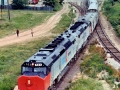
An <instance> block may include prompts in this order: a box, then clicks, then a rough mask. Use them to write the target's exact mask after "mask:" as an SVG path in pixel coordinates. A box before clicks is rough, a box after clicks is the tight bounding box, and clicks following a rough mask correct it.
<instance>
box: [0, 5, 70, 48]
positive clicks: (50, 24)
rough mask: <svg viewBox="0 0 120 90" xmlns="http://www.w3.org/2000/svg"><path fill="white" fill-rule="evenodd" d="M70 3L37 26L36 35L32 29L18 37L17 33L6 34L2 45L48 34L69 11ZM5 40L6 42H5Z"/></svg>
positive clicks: (0, 40)
mask: <svg viewBox="0 0 120 90" xmlns="http://www.w3.org/2000/svg"><path fill="white" fill-rule="evenodd" d="M69 10H70V9H69V8H68V4H67V5H64V6H63V8H62V10H60V11H59V12H56V13H55V14H54V15H53V16H52V17H51V18H50V19H48V20H47V21H46V22H45V23H43V24H42V25H40V26H36V27H35V28H34V29H32V30H33V32H34V36H33V37H32V35H31V30H27V31H25V32H22V33H20V34H19V37H17V35H16V34H14V35H12V36H6V37H5V38H1V39H0V47H1V46H5V45H11V44H15V43H20V42H25V41H30V40H34V39H35V38H38V37H42V36H45V35H46V36H47V35H49V34H50V32H49V31H50V30H51V29H52V28H54V27H55V25H56V24H57V23H58V22H59V21H60V19H61V18H62V14H64V13H68V12H69ZM3 42H4V43H3Z"/></svg>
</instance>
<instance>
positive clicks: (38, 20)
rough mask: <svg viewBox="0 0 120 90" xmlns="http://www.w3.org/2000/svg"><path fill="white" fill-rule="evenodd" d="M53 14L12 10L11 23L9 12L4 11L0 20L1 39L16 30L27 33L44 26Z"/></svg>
mask: <svg viewBox="0 0 120 90" xmlns="http://www.w3.org/2000/svg"><path fill="white" fill-rule="evenodd" d="M53 14H54V13H53V12H45V11H44V12H40V11H26V10H11V11H10V21H9V20H8V18H7V17H8V14H7V10H3V13H2V19H0V23H1V24H0V38H1V37H4V36H6V35H11V34H13V33H15V30H16V29H19V30H20V31H25V30H27V29H30V28H33V27H35V26H37V25H40V24H42V23H43V22H45V21H46V20H48V18H50V16H52V15H53Z"/></svg>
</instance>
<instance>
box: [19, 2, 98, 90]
mask: <svg viewBox="0 0 120 90" xmlns="http://www.w3.org/2000/svg"><path fill="white" fill-rule="evenodd" d="M88 5H89V7H88V9H87V12H86V14H85V15H84V16H79V18H78V20H77V21H76V22H75V23H74V24H72V25H71V26H69V27H68V29H67V30H66V31H65V32H64V33H62V34H60V35H59V36H58V37H57V38H55V39H54V40H53V41H51V42H50V43H49V44H47V45H46V46H45V47H43V48H40V49H39V50H38V51H37V52H36V53H35V54H34V55H32V56H31V57H30V58H28V59H27V60H26V61H25V62H24V63H23V64H22V65H21V75H20V76H19V77H18V90H51V89H52V87H53V86H54V84H55V83H57V82H59V81H60V80H61V78H62V77H63V76H64V75H65V73H66V72H67V70H68V68H69V65H70V63H71V62H73V61H74V60H76V58H77V57H78V54H79V53H80V52H81V50H82V49H83V48H84V47H85V45H86V44H87V42H88V41H89V38H90V37H91V35H92V33H93V31H94V30H95V27H96V24H97V22H98V2H97V0H88Z"/></svg>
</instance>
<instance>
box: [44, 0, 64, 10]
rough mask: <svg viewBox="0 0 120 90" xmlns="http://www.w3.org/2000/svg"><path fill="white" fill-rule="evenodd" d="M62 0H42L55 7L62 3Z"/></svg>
mask: <svg viewBox="0 0 120 90" xmlns="http://www.w3.org/2000/svg"><path fill="white" fill-rule="evenodd" d="M62 2H63V0H44V4H45V5H46V6H51V7H53V8H54V7H56V6H57V5H58V4H62Z"/></svg>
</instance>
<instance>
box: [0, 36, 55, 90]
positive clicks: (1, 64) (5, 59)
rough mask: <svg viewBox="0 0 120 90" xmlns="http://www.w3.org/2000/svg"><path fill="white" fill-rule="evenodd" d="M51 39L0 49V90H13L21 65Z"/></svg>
mask: <svg viewBox="0 0 120 90" xmlns="http://www.w3.org/2000/svg"><path fill="white" fill-rule="evenodd" d="M52 39H53V37H49V38H48V37H45V38H42V39H37V40H35V41H31V42H26V43H24V44H16V45H11V46H9V47H2V48H1V49H0V52H1V54H0V79H1V80H0V90H11V89H12V90H13V88H14V86H15V84H17V77H18V76H19V75H20V71H21V70H20V68H21V64H22V63H23V62H24V61H25V60H26V59H28V57H30V56H31V55H33V54H34V53H35V52H37V51H38V50H39V49H40V48H41V47H43V46H45V44H47V43H48V42H50V41H51V40H52Z"/></svg>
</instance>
